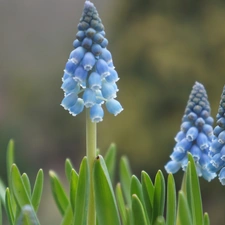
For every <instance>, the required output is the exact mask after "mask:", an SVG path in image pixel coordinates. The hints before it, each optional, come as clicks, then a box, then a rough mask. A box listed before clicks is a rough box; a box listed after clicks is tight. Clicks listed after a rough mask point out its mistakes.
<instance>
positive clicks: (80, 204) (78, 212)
mask: <svg viewBox="0 0 225 225" xmlns="http://www.w3.org/2000/svg"><path fill="white" fill-rule="evenodd" d="M89 186H90V182H89V168H88V162H87V157H84V158H83V160H82V162H81V166H80V171H79V179H78V185H77V193H76V199H75V213H74V221H73V224H74V225H78V224H79V225H86V223H87V212H88V197H89Z"/></svg>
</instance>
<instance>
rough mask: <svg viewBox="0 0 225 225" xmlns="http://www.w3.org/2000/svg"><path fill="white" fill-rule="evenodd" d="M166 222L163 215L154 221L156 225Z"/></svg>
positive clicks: (162, 224)
mask: <svg viewBox="0 0 225 225" xmlns="http://www.w3.org/2000/svg"><path fill="white" fill-rule="evenodd" d="M165 224H166V222H165V219H164V217H163V216H158V217H157V218H156V221H155V223H154V225H165Z"/></svg>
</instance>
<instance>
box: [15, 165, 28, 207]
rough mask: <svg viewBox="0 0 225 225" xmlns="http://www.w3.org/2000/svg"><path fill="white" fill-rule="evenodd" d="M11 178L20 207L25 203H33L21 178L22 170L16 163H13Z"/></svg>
mask: <svg viewBox="0 0 225 225" xmlns="http://www.w3.org/2000/svg"><path fill="white" fill-rule="evenodd" d="M11 178H12V188H13V189H12V190H13V194H14V196H15V199H16V202H17V204H18V205H19V207H20V208H22V207H23V206H25V205H31V201H30V198H29V195H28V193H27V190H26V188H25V185H24V183H23V180H22V178H21V174H20V171H19V169H18V168H17V166H16V165H15V164H13V165H12V169H11Z"/></svg>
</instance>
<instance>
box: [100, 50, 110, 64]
mask: <svg viewBox="0 0 225 225" xmlns="http://www.w3.org/2000/svg"><path fill="white" fill-rule="evenodd" d="M100 57H101V59H103V60H104V61H106V63H107V64H108V63H110V62H112V55H111V53H110V51H109V50H108V49H106V48H104V49H102V54H101V56H100Z"/></svg>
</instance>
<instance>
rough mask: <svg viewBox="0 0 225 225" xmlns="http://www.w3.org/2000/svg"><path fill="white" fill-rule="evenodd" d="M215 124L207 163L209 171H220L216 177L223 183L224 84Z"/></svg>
mask: <svg viewBox="0 0 225 225" xmlns="http://www.w3.org/2000/svg"><path fill="white" fill-rule="evenodd" d="M216 119H217V125H216V127H215V128H214V130H213V133H214V137H213V140H212V144H211V146H210V148H209V150H210V155H211V156H212V158H211V160H210V163H209V165H208V170H209V171H211V172H218V171H220V173H219V175H218V177H219V180H220V182H221V183H222V185H225V86H224V88H223V91H222V95H221V100H220V104H219V109H218V113H217V115H216Z"/></svg>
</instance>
